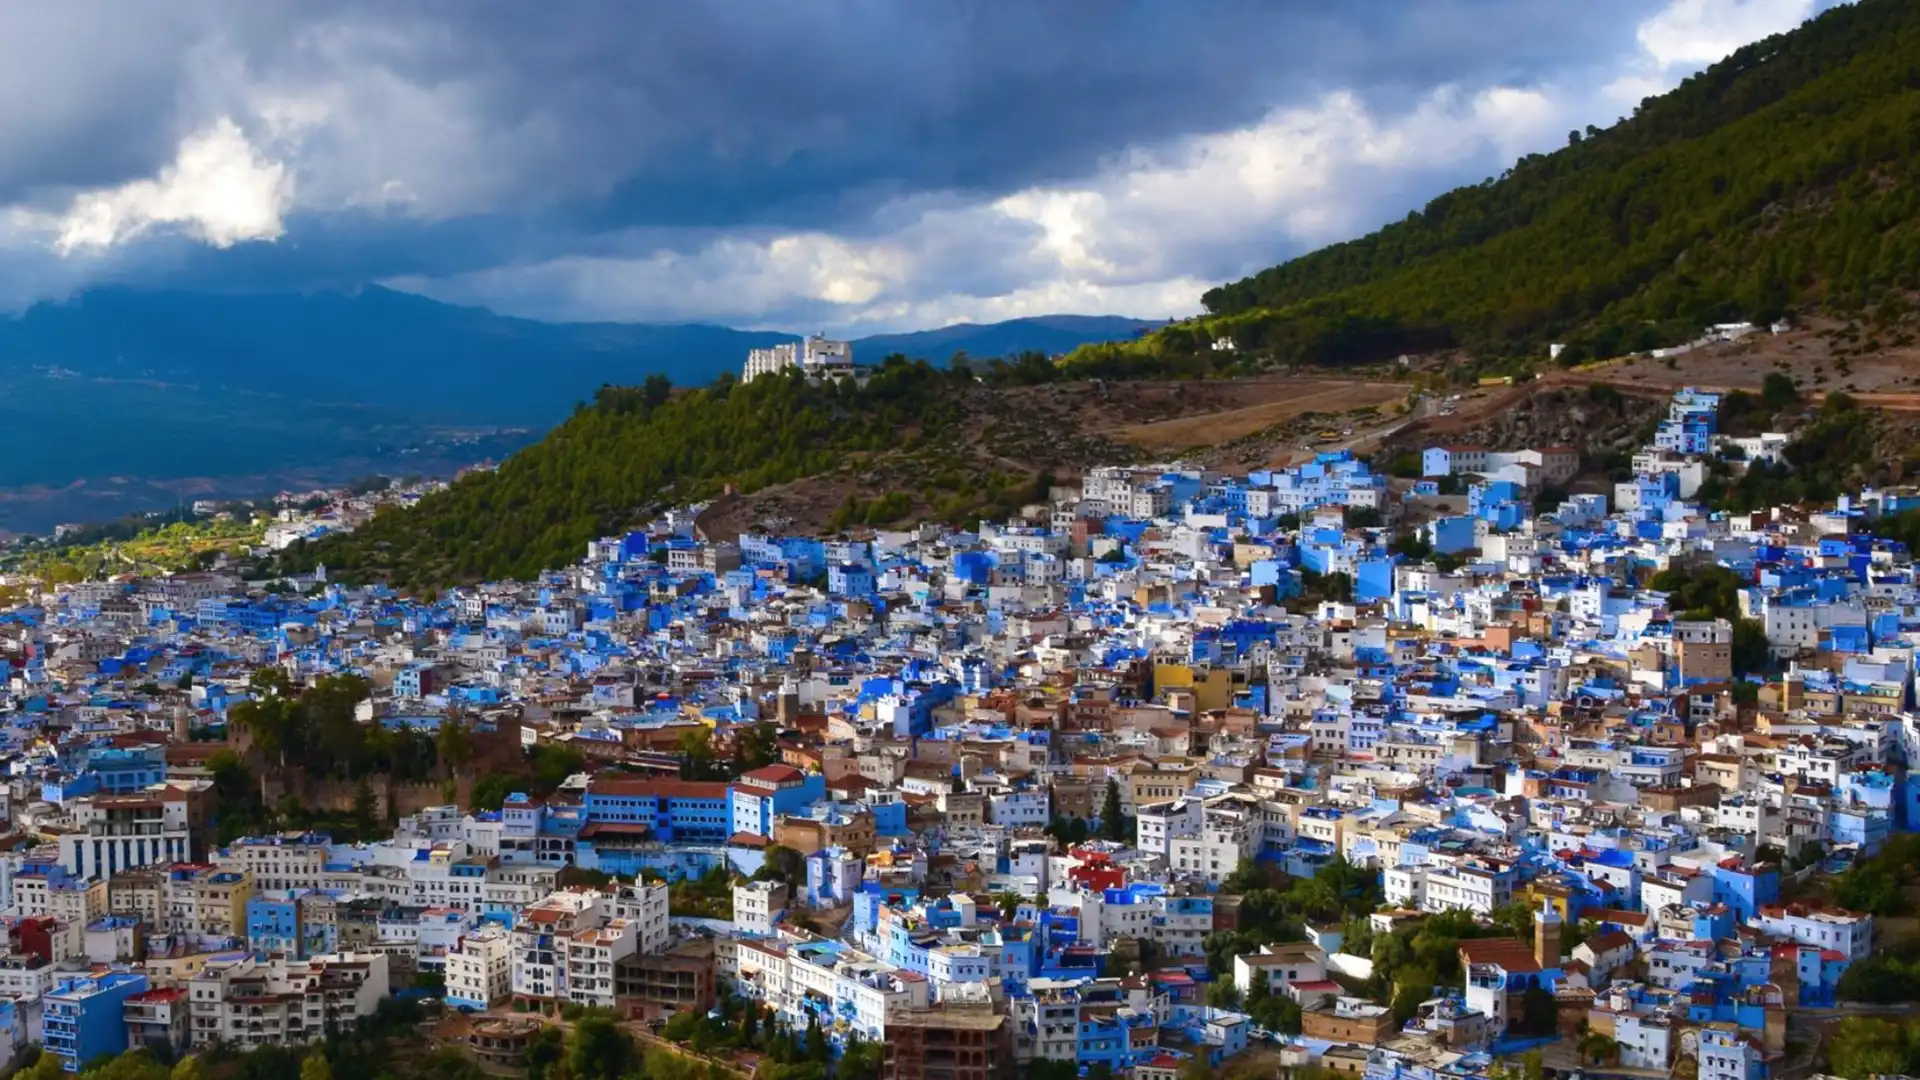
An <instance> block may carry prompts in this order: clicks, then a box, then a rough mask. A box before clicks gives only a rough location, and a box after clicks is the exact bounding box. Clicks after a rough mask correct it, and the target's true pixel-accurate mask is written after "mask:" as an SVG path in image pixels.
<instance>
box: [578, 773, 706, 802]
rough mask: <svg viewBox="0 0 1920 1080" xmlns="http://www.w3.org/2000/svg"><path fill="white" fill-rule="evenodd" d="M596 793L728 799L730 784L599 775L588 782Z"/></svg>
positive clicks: (591, 790)
mask: <svg viewBox="0 0 1920 1080" xmlns="http://www.w3.org/2000/svg"><path fill="white" fill-rule="evenodd" d="M587 792H588V793H589V794H593V795H608V796H613V797H615V798H625V799H644V798H647V797H649V796H651V797H653V798H656V799H724V798H726V797H727V785H726V783H725V782H724V781H720V780H672V779H666V778H661V777H652V776H596V777H594V778H593V781H592V782H591V783H589V784H588V785H587Z"/></svg>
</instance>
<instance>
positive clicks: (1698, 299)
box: [1069, 0, 1920, 374]
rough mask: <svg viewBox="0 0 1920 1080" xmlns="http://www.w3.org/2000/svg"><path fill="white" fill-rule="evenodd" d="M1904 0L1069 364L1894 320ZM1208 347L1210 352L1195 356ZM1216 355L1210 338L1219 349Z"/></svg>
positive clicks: (1911, 36) (1911, 248)
mask: <svg viewBox="0 0 1920 1080" xmlns="http://www.w3.org/2000/svg"><path fill="white" fill-rule="evenodd" d="M1916 180H1920V4H1915V3H1912V2H1910V0H1861V2H1859V3H1856V4H1853V5H1850V6H1846V7H1842V8H1838V9H1836V10H1834V11H1831V12H1829V13H1827V14H1825V15H1823V16H1821V17H1820V18H1818V19H1816V20H1814V21H1812V22H1811V23H1809V24H1807V25H1806V26H1804V27H1802V28H1800V29H1799V30H1797V31H1795V32H1793V33H1790V34H1785V35H1780V36H1776V37H1772V38H1768V39H1766V40H1764V41H1761V42H1758V43H1756V44H1753V45H1750V46H1748V47H1746V48H1744V49H1741V50H1740V51H1739V52H1737V53H1735V54H1734V55H1733V56H1731V57H1729V58H1728V59H1727V60H1725V61H1724V62H1722V63H1720V64H1717V65H1715V66H1714V67H1713V68H1711V69H1710V70H1708V71H1706V72H1704V73H1702V74H1700V75H1698V76H1695V77H1693V78H1691V79H1688V80H1687V81H1686V83H1685V84H1684V85H1682V86H1680V87H1679V88H1677V89H1676V90H1674V91H1673V92H1671V93H1669V94H1666V95H1664V96H1662V97H1659V98H1653V99H1649V100H1648V101H1646V102H1645V103H1643V104H1642V106H1641V107H1640V108H1639V109H1638V110H1636V112H1635V114H1634V115H1633V116H1632V117H1631V118H1629V119H1627V120H1625V121H1623V122H1621V123H1619V124H1617V125H1615V126H1613V127H1612V128H1609V129H1607V130H1604V131H1602V130H1597V129H1594V128H1588V129H1587V130H1586V131H1584V132H1572V133H1569V136H1568V145H1567V146H1566V147H1565V148H1563V149H1561V150H1558V151H1556V152H1554V153H1551V154H1537V155H1531V156H1529V157H1527V158H1524V159H1522V160H1521V161H1519V162H1517V163H1515V165H1514V166H1513V168H1512V169H1511V170H1509V171H1508V172H1507V173H1505V174H1503V175H1502V176H1500V177H1498V178H1496V179H1492V180H1489V181H1487V182H1485V183H1483V184H1480V185H1477V186H1472V187H1465V188H1460V189H1458V190H1456V191H1452V192H1448V193H1447V194H1444V195H1441V196H1440V197H1438V198H1436V199H1434V200H1433V201H1432V202H1430V203H1428V204H1427V206H1426V207H1425V208H1424V209H1422V210H1419V211H1416V212H1414V213H1411V214H1409V215H1408V216H1407V218H1406V219H1405V220H1404V221H1401V222H1399V223H1396V224H1394V225H1390V226H1388V227H1386V228H1384V229H1381V230H1380V231H1378V232H1376V233H1373V234H1372V235H1369V236H1365V237H1362V238H1360V239H1358V240H1354V241H1351V242H1348V243H1344V244H1336V245H1334V246H1332V247H1329V248H1326V249H1324V250H1322V251H1318V252H1315V253H1313V254H1310V255H1307V256H1304V257H1302V258H1299V259H1295V260H1293V261H1291V262H1288V263H1285V264H1283V265H1280V266H1276V267H1273V268H1271V269H1269V270H1265V271H1262V272H1261V273H1259V274H1256V275H1254V276H1253V277H1250V278H1247V279H1245V280H1242V281H1237V282H1233V283H1231V284H1228V285H1223V286H1221V287H1219V288H1217V289H1214V290H1212V291H1210V292H1208V293H1207V294H1206V296H1205V297H1204V303H1205V305H1206V308H1207V310H1208V312H1209V313H1210V314H1209V315H1208V316H1206V317H1203V318H1201V319H1198V320H1193V321H1190V322H1187V323H1183V324H1179V325H1177V326H1175V327H1172V328H1170V329H1168V330H1166V331H1163V332H1161V333H1158V334H1154V335H1151V336H1149V337H1148V338H1146V339H1144V340H1143V341H1141V342H1138V343H1122V344H1116V345H1094V346H1088V347H1086V348H1083V349H1081V350H1078V351H1077V352H1076V353H1075V354H1074V355H1073V357H1072V359H1071V362H1070V364H1069V366H1070V367H1072V368H1075V369H1077V370H1082V371H1088V372H1096V371H1097V372H1102V373H1108V374H1125V373H1127V372H1128V371H1129V370H1137V369H1139V368H1140V367H1141V366H1143V365H1145V364H1148V363H1150V362H1157V364H1158V366H1160V367H1161V368H1163V369H1164V368H1166V367H1167V366H1169V365H1173V366H1178V364H1179V363H1180V362H1181V360H1182V358H1190V359H1191V360H1193V361H1198V362H1203V363H1207V362H1211V358H1210V357H1209V356H1208V353H1209V350H1208V345H1209V344H1210V343H1211V341H1212V340H1214V339H1216V338H1218V337H1223V336H1226V337H1231V338H1232V339H1233V340H1234V341H1235V343H1236V344H1237V345H1238V346H1239V347H1240V348H1239V351H1240V353H1241V354H1242V355H1245V354H1246V353H1249V352H1257V353H1261V354H1265V355H1270V356H1272V357H1274V358H1276V359H1280V360H1283V361H1290V362H1292V361H1304V362H1322V363H1352V362H1366V361H1373V360H1378V359H1382V358H1387V357H1391V356H1393V355H1396V354H1398V353H1403V352H1417V351H1423V350H1428V349H1434V348H1441V347H1454V346H1458V347H1465V348H1468V349H1471V350H1473V351H1475V352H1476V353H1477V354H1479V355H1481V356H1483V357H1487V356H1495V357H1498V356H1511V357H1522V356H1524V357H1534V356H1539V357H1542V358H1544V354H1545V350H1546V345H1547V343H1548V342H1550V341H1560V342H1567V343H1569V344H1570V345H1571V346H1572V348H1571V349H1570V350H1569V351H1568V353H1567V354H1566V357H1565V358H1566V359H1567V360H1569V361H1572V360H1578V359H1580V358H1582V357H1586V356H1607V355H1614V354H1617V353H1620V352H1624V351H1630V350H1635V349H1645V348H1650V347H1654V346H1659V345H1667V344H1674V343H1677V342H1679V341H1683V340H1686V339H1688V338H1689V337H1691V336H1692V335H1694V334H1697V333H1698V331H1699V328H1700V327H1701V326H1703V325H1707V324H1709V323H1713V322H1719V321H1730V320H1734V319H1742V318H1744V319H1765V318H1769V317H1773V316H1777V315H1780V314H1782V313H1784V312H1786V311H1788V310H1789V309H1791V308H1794V307H1796V306H1800V305H1811V306H1816V307H1818V308H1821V309H1823V310H1828V311H1833V312H1837V313H1841V314H1856V313H1857V314H1862V315H1865V316H1867V317H1868V318H1870V319H1872V320H1873V321H1874V322H1875V323H1876V327H1875V329H1878V330H1882V331H1884V332H1889V333H1892V334H1898V333H1903V332H1905V330H1904V328H1903V327H1901V325H1900V324H1901V323H1902V322H1903V321H1906V320H1908V319H1909V317H1910V314H1909V313H1910V312H1911V311H1912V303H1911V298H1910V296H1909V294H1910V293H1911V292H1912V291H1913V290H1915V289H1917V288H1920V184H1916ZM1216 355H1217V354H1216ZM1229 355H1230V354H1229Z"/></svg>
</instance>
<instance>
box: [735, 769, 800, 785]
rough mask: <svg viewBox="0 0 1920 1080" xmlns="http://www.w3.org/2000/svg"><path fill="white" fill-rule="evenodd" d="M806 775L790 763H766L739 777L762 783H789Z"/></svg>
mask: <svg viewBox="0 0 1920 1080" xmlns="http://www.w3.org/2000/svg"><path fill="white" fill-rule="evenodd" d="M806 775H807V774H806V773H803V772H801V771H800V770H799V769H796V768H794V767H793V766H791V765H768V766H765V767H763V768H759V769H755V770H753V771H752V772H749V773H742V774H741V775H740V779H742V780H753V781H756V782H758V783H762V784H791V783H793V782H794V781H795V780H798V779H800V778H802V777H804V776H806Z"/></svg>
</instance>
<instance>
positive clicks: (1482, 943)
mask: <svg viewBox="0 0 1920 1080" xmlns="http://www.w3.org/2000/svg"><path fill="white" fill-rule="evenodd" d="M1460 958H1461V959H1462V960H1464V961H1465V962H1467V963H1469V964H1493V965H1495V966H1496V967H1499V968H1500V969H1501V970H1503V971H1508V972H1514V973H1520V972H1529V971H1539V970H1540V961H1538V960H1535V959H1534V958H1533V946H1532V945H1530V944H1528V943H1527V942H1524V941H1521V940H1520V939H1518V938H1476V939H1474V940H1471V941H1463V942H1461V943H1460Z"/></svg>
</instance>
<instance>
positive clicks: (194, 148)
mask: <svg viewBox="0 0 1920 1080" xmlns="http://www.w3.org/2000/svg"><path fill="white" fill-rule="evenodd" d="M292 202H293V181H292V178H291V177H290V176H289V175H288V172H287V167H286V166H285V165H284V164H282V163H281V162H279V161H274V160H271V159H269V158H267V157H266V156H265V155H263V154H261V153H260V152H259V151H258V150H256V149H255V148H254V146H253V144H252V143H250V142H248V141H247V137H246V135H245V133H243V132H242V131H241V130H240V127H239V125H237V124H235V123H234V122H233V121H232V120H230V119H226V118H222V119H221V120H219V121H217V122H216V123H214V124H213V125H212V126H211V127H209V128H207V129H206V130H204V131H200V132H198V133H196V134H194V135H191V136H189V137H187V138H186V139H184V140H182V141H181V143H180V149H179V152H178V154H177V155H176V156H175V157H174V160H173V162H172V164H169V165H167V166H166V167H164V168H162V169H161V170H160V172H159V173H158V175H156V176H154V177H153V178H151V179H146V180H135V181H132V182H130V183H126V184H122V185H120V186H118V187H114V188H107V189H104V190H100V191H88V192H83V193H81V194H79V195H77V196H75V197H74V199H73V202H72V204H71V205H70V206H69V207H68V208H67V209H66V211H65V212H63V213H61V214H59V215H58V216H57V218H55V219H54V220H53V221H52V222H51V225H52V231H53V233H54V236H53V240H52V246H53V249H54V250H55V251H56V252H58V253H60V254H62V255H68V254H72V253H75V252H80V251H89V250H100V249H104V248H108V247H112V246H113V245H115V244H121V243H125V242H126V241H129V240H132V239H135V238H137V237H140V236H144V235H147V234H148V233H152V232H155V231H158V230H164V229H178V230H179V231H181V232H183V233H185V234H186V235H188V236H191V237H193V238H194V239H197V240H201V241H203V242H205V243H208V244H211V245H213V246H214V247H231V246H233V245H234V244H238V243H241V242H244V241H248V240H276V239H278V238H279V237H280V236H281V234H282V233H283V232H284V231H285V230H284V226H283V225H282V222H281V215H282V214H284V213H285V212H286V210H287V208H288V207H289V206H290V205H291V204H292Z"/></svg>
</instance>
